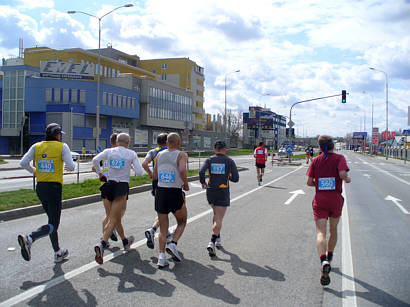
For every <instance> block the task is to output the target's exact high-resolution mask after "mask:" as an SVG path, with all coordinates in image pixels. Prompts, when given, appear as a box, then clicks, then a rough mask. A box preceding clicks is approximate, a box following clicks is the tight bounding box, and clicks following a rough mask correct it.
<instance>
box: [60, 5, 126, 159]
mask: <svg viewBox="0 0 410 307" xmlns="http://www.w3.org/2000/svg"><path fill="white" fill-rule="evenodd" d="M133 6H134V5H133V4H131V3H129V4H124V5H121V6H118V7H116V8H115V9H112V10H111V11H109V12H108V13H105V14H104V15H102V16H101V17H98V16H95V15H92V14H89V13H87V12H83V11H68V12H67V13H68V14H84V15H87V16H90V17H94V18H97V19H98V64H97V65H98V71H97V105H96V109H95V117H96V126H97V127H96V130H97V131H96V141H95V151H96V152H97V149H98V147H99V145H100V86H101V85H100V83H101V80H100V79H101V77H100V74H101V71H102V69H101V65H100V62H101V20H102V19H103V18H104V17H105V16H107V15H109V14H111V13H112V12H114V11H116V10H118V9H120V8H123V7H133Z"/></svg>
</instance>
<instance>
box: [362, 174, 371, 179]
mask: <svg viewBox="0 0 410 307" xmlns="http://www.w3.org/2000/svg"><path fill="white" fill-rule="evenodd" d="M363 176H365V177H367V179H370V177H371V176H370V175H369V174H363Z"/></svg>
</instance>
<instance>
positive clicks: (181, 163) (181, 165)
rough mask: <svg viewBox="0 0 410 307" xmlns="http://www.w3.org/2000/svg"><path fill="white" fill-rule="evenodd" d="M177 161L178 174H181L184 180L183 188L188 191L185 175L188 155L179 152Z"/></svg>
mask: <svg viewBox="0 0 410 307" xmlns="http://www.w3.org/2000/svg"><path fill="white" fill-rule="evenodd" d="M177 163H178V171H179V176H181V179H182V181H183V182H184V186H183V189H184V191H189V185H188V178H187V175H186V165H187V163H188V155H187V154H186V153H185V152H180V153H179V155H178V162H177Z"/></svg>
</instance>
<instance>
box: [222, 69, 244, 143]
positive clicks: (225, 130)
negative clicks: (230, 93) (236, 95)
mask: <svg viewBox="0 0 410 307" xmlns="http://www.w3.org/2000/svg"><path fill="white" fill-rule="evenodd" d="M236 72H240V70H239V69H238V70H235V71H232V72H229V73H227V74H225V112H224V132H225V137H226V135H227V134H226V133H227V129H226V128H227V127H226V119H227V118H226V77H227V76H228V75H230V74H233V73H236Z"/></svg>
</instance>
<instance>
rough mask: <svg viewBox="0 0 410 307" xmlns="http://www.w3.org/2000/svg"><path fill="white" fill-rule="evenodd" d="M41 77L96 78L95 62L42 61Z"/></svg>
mask: <svg viewBox="0 0 410 307" xmlns="http://www.w3.org/2000/svg"><path fill="white" fill-rule="evenodd" d="M40 77H44V78H60V79H86V80H94V63H66V62H60V61H40Z"/></svg>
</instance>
